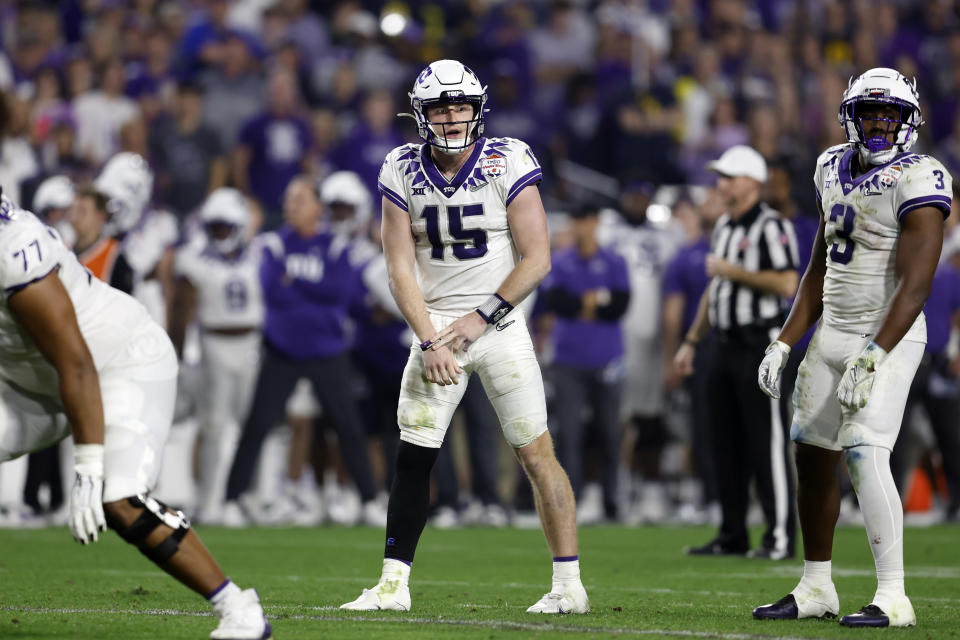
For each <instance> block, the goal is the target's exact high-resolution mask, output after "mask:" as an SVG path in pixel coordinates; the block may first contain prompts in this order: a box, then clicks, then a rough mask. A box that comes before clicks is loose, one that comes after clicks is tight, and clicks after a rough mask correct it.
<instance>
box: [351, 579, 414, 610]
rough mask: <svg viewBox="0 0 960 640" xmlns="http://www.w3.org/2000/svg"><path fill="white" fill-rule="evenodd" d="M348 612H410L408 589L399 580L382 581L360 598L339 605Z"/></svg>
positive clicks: (364, 592) (366, 590)
mask: <svg viewBox="0 0 960 640" xmlns="http://www.w3.org/2000/svg"><path fill="white" fill-rule="evenodd" d="M340 608H341V609H347V610H348V611H410V587H409V586H408V585H406V584H403V583H402V582H401V581H400V580H384V579H382V578H381V580H380V582H378V583H377V585H376V586H375V587H374V588H373V589H364V590H363V593H361V594H360V597H359V598H357V599H356V600H353V601H352V602H347V603H345V604H342V605H340Z"/></svg>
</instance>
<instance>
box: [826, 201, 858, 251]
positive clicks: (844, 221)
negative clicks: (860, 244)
mask: <svg viewBox="0 0 960 640" xmlns="http://www.w3.org/2000/svg"><path fill="white" fill-rule="evenodd" d="M855 217H857V212H856V211H855V210H854V208H853V207H851V206H850V205H846V204H840V203H837V204H835V205H833V206H832V207H830V222H838V221H840V222H838V224H839V225H840V228H838V229H837V237H838V238H842V239H843V240H844V242H843V248H842V249H841V248H840V242H834V243H833V246H831V247H830V259H831V260H833V261H834V262H836V263H837V264H847V263H849V262H850V260H852V259H853V246H854V245H853V240H852V239H851V238H850V234H851V233H853V219H854V218H855Z"/></svg>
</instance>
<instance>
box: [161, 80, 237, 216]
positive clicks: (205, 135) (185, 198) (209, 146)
mask: <svg viewBox="0 0 960 640" xmlns="http://www.w3.org/2000/svg"><path fill="white" fill-rule="evenodd" d="M151 143H152V152H151V154H150V155H151V157H152V158H153V162H154V166H155V167H156V173H157V195H158V196H159V197H160V198H161V199H162V200H163V201H164V202H166V203H167V204H168V205H169V206H170V208H171V209H172V210H173V212H174V213H175V214H176V215H177V217H179V218H180V220H181V221H183V219H184V218H185V217H186V216H187V215H188V214H189V213H190V212H192V211H193V210H194V209H195V208H196V207H197V206H199V204H200V203H201V202H203V199H204V198H205V197H206V196H207V194H208V193H211V192H212V191H213V190H214V189H217V188H218V187H222V186H224V184H225V183H226V179H227V160H226V157H225V153H224V149H223V147H222V146H221V144H220V138H219V137H218V136H217V134H216V132H215V131H214V130H213V129H212V128H210V127H209V126H208V125H206V124H204V123H203V93H202V90H201V89H200V87H199V86H197V85H194V84H183V85H181V86H180V88H179V90H178V92H177V95H176V100H175V102H174V110H173V114H172V117H170V118H165V119H164V120H162V121H161V122H159V123H158V124H157V125H156V128H155V133H154V135H153V138H152V140H151Z"/></svg>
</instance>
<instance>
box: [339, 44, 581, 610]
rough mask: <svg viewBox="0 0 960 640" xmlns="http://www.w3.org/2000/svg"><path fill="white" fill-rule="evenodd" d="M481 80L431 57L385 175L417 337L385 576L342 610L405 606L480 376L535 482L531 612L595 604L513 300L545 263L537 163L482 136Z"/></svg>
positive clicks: (388, 222) (386, 235) (388, 212)
mask: <svg viewBox="0 0 960 640" xmlns="http://www.w3.org/2000/svg"><path fill="white" fill-rule="evenodd" d="M486 100H487V94H486V89H485V87H483V86H482V85H481V84H480V81H479V80H478V79H477V77H476V75H475V74H474V73H473V71H471V70H470V69H469V68H467V67H465V66H464V65H462V64H461V63H459V62H457V61H455V60H439V61H437V62H433V63H431V64H430V65H429V66H428V67H427V68H425V69H424V70H423V71H422V72H421V73H420V75H419V76H418V77H417V80H416V82H415V83H414V86H413V91H412V92H411V93H410V103H411V107H412V108H413V117H414V118H415V120H416V122H417V129H418V133H419V135H420V137H421V138H422V139H423V141H424V144H423V145H412V144H410V145H404V146H401V147H398V148H396V149H394V150H393V151H391V152H390V154H389V155H388V156H387V158H386V160H385V161H384V163H383V167H382V168H381V170H380V178H379V189H380V192H381V194H382V195H383V221H382V230H383V232H382V235H383V248H384V254H385V256H386V261H387V271H388V275H389V280H390V287H391V290H392V291H393V296H394V298H395V299H396V301H397V304H398V306H399V307H400V310H401V311H402V313H403V316H404V318H406V320H407V323H408V324H409V325H410V328H411V329H412V330H413V332H414V333H415V334H416V336H417V338H416V340H415V343H414V344H413V345H411V349H410V357H409V360H408V361H407V366H406V369H405V371H404V374H403V382H402V385H401V389H400V401H399V405H398V408H397V421H398V423H399V426H400V446H399V448H398V451H397V464H396V474H395V476H394V482H393V486H392V487H391V490H390V502H389V505H388V508H387V531H386V547H385V551H384V560H383V569H382V574H381V577H380V581H379V582H378V583H377V584H376V586H375V587H373V588H372V589H364V591H363V593H362V594H361V595H360V597H359V598H357V599H356V600H354V601H352V602H348V603H346V604H344V605H343V606H342V607H341V608H343V609H353V610H375V609H395V610H401V611H407V610H409V609H410V590H409V586H408V581H409V577H410V567H411V565H412V563H413V556H414V552H415V550H416V546H417V542H418V540H419V538H420V534H421V532H422V531H423V527H424V524H425V523H426V520H427V506H428V501H429V495H430V469H431V468H432V466H433V464H434V462H435V461H436V459H437V454H438V452H439V449H440V445H441V444H442V443H443V438H444V435H445V433H446V430H447V427H448V425H449V423H450V418H451V416H452V415H453V412H454V410H455V409H456V408H457V405H458V404H459V403H460V400H461V398H462V397H463V393H464V391H465V389H466V387H467V377H468V376H469V375H470V374H471V373H476V374H477V375H478V376H479V377H480V381H481V382H482V383H483V387H484V389H485V391H486V393H487V395H488V397H489V398H490V401H491V403H492V404H493V406H494V408H495V410H496V412H497V416H498V418H499V420H500V426H501V429H502V430H503V435H504V437H505V438H506V440H507V442H508V443H509V444H510V445H511V446H512V447H513V449H514V452H515V453H516V456H517V458H518V459H519V460H520V463H521V465H522V466H523V468H524V470H525V471H526V473H527V476H528V477H529V478H530V481H531V483H532V485H533V494H534V498H535V500H536V505H537V511H538V513H539V515H540V522H541V524H542V526H543V531H544V534H545V535H546V538H547V544H548V546H549V547H550V551H551V553H552V555H553V560H554V562H553V582H552V587H551V589H550V591H549V592H548V593H546V594H545V595H544V596H543V597H542V598H541V599H540V600H539V601H538V602H536V603H535V604H534V605H532V606H531V607H530V608H528V609H527V611H528V612H529V613H587V612H588V611H589V609H590V605H589V602H588V599H587V593H586V591H585V590H584V588H583V584H582V583H581V581H580V566H579V560H578V556H577V529H576V507H575V503H574V498H573V492H572V491H571V489H570V482H569V480H568V479H567V476H566V473H564V471H563V469H562V468H561V466H560V464H559V463H558V462H557V459H556V457H555V455H554V451H553V442H552V441H551V439H550V434H549V432H548V431H547V412H546V402H545V399H544V394H543V379H542V378H541V375H540V367H539V365H538V364H537V359H536V356H535V354H534V351H533V344H532V341H531V339H530V334H529V332H528V331H527V325H526V320H525V318H524V316H523V312H522V310H521V309H519V308H516V306H517V305H518V304H519V303H520V302H521V301H522V300H523V299H524V298H525V297H527V295H528V294H529V293H530V292H531V291H532V290H533V289H534V288H535V287H536V286H537V284H538V283H539V282H540V281H541V280H542V279H543V278H544V276H546V275H547V273H548V272H549V270H550V247H549V241H548V238H547V223H546V215H545V214H544V211H543V205H542V204H541V202H540V193H539V191H538V190H537V188H536V185H537V184H538V183H539V182H540V181H541V170H540V165H539V164H538V163H537V160H536V158H535V157H534V155H533V153H532V152H531V151H530V148H529V147H528V146H527V145H526V144H524V143H523V142H521V141H519V140H515V139H512V138H490V139H488V138H484V137H483V125H484V123H483V114H484V105H485V103H486Z"/></svg>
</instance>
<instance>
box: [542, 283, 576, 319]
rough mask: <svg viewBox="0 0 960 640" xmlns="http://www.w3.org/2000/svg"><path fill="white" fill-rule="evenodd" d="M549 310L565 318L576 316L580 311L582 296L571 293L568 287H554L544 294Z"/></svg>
mask: <svg viewBox="0 0 960 640" xmlns="http://www.w3.org/2000/svg"><path fill="white" fill-rule="evenodd" d="M544 299H545V302H546V304H545V305H544V306H546V308H547V311H550V312H552V313H555V314H557V315H558V316H561V317H564V318H575V317H577V315H579V313H580V307H581V306H582V302H581V300H580V296H578V295H577V294H575V293H570V292H569V291H567V290H566V289H562V288H560V287H554V288H552V289H548V290H547V292H546V294H544Z"/></svg>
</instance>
